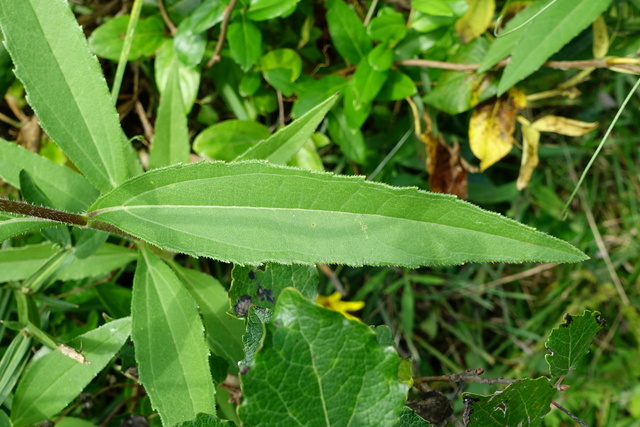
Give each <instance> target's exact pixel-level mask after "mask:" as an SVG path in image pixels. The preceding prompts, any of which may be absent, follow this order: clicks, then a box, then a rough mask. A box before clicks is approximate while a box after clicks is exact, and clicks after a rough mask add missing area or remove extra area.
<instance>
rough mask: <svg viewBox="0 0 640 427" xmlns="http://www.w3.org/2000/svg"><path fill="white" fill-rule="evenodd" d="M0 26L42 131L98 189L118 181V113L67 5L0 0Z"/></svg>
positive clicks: (121, 158)
mask: <svg viewBox="0 0 640 427" xmlns="http://www.w3.org/2000/svg"><path fill="white" fill-rule="evenodd" d="M0 26H1V27H2V32H3V33H4V38H5V39H4V43H5V45H6V47H7V50H8V51H9V53H10V54H11V57H12V58H13V62H14V64H15V66H16V69H15V73H16V75H17V76H18V78H19V79H20V80H22V82H23V83H24V86H25V89H26V91H27V96H28V100H29V104H30V105H31V107H32V108H33V109H34V111H35V112H36V114H37V115H38V118H39V119H40V124H41V125H42V127H43V129H44V130H45V131H46V132H47V133H48V134H49V136H50V137H51V138H52V139H53V140H54V141H55V142H56V144H58V145H59V146H60V148H62V150H64V152H65V154H66V155H67V156H68V157H69V159H71V161H72V162H73V163H74V164H75V165H76V166H77V167H78V169H80V171H81V172H82V173H83V174H84V175H85V177H86V178H87V179H88V180H89V181H90V182H91V183H92V184H93V185H95V186H96V187H97V188H98V189H99V190H102V191H107V190H110V189H112V188H113V187H116V186H117V185H119V184H121V183H122V182H123V181H124V180H125V179H126V178H127V177H128V172H127V158H126V154H125V153H126V150H125V139H124V138H123V133H122V129H121V128H120V123H119V119H118V113H117V112H116V109H115V108H114V106H113V105H112V103H111V97H110V95H109V90H108V89H107V84H106V82H105V80H104V77H103V75H102V70H101V69H100V65H99V64H98V60H97V59H96V58H95V57H94V56H93V55H91V54H90V53H89V48H88V46H87V41H86V39H85V38H84V35H83V33H82V29H81V28H80V26H79V25H78V23H77V22H76V20H75V17H74V16H73V13H71V10H70V9H69V5H68V4H67V3H66V2H63V1H41V0H3V1H2V2H1V3H0Z"/></svg>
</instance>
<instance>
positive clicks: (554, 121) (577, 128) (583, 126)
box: [531, 116, 598, 136]
mask: <svg viewBox="0 0 640 427" xmlns="http://www.w3.org/2000/svg"><path fill="white" fill-rule="evenodd" d="M531 126H533V127H534V128H535V129H536V130H537V131H538V132H553V133H558V134H560V135H566V136H582V135H584V134H586V133H588V132H591V131H592V130H594V129H595V128H597V127H598V122H593V123H589V122H581V121H579V120H573V119H568V118H566V117H561V116H544V117H543V118H541V119H539V120H536V121H535V122H533V124H532V125H531Z"/></svg>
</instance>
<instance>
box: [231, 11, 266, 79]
mask: <svg viewBox="0 0 640 427" xmlns="http://www.w3.org/2000/svg"><path fill="white" fill-rule="evenodd" d="M227 42H228V43H229V49H231V56H232V57H233V59H234V60H235V61H236V62H237V63H238V65H240V67H241V68H242V69H243V70H244V71H247V70H249V68H251V66H252V65H254V64H256V63H257V62H258V60H259V59H260V55H261V54H262V32H261V31H260V29H259V28H258V27H257V26H256V24H254V23H253V22H252V21H249V20H248V19H247V18H246V17H245V16H244V15H242V17H241V19H240V21H238V22H233V23H231V24H230V25H229V29H228V30H227Z"/></svg>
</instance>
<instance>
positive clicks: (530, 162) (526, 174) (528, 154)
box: [516, 116, 540, 190]
mask: <svg viewBox="0 0 640 427" xmlns="http://www.w3.org/2000/svg"><path fill="white" fill-rule="evenodd" d="M518 121H519V122H520V125H521V126H520V129H521V130H522V161H521V164H520V173H519V174H518V180H517V181H516V187H517V188H518V190H523V189H524V188H525V187H526V186H527V185H528V184H529V181H530V180H531V175H532V174H533V170H534V169H535V168H536V166H538V143H539V142H540V132H539V131H538V130H537V129H535V128H534V127H533V126H531V123H529V121H528V120H527V119H525V118H524V117H522V116H518Z"/></svg>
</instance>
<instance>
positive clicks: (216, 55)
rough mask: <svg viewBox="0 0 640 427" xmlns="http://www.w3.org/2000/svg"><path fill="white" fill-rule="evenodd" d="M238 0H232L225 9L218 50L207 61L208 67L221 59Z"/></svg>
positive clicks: (217, 45) (217, 44)
mask: <svg viewBox="0 0 640 427" xmlns="http://www.w3.org/2000/svg"><path fill="white" fill-rule="evenodd" d="M237 2H238V0H231V2H229V6H227V8H226V9H225V10H224V16H223V17H222V26H221V27H220V37H219V38H218V43H216V50H215V51H214V52H213V56H212V57H211V59H210V60H209V62H207V66H206V68H211V67H213V66H214V64H215V63H216V62H218V61H220V59H221V56H220V52H222V46H223V45H224V39H225V38H227V28H228V27H229V20H230V19H231V13H232V12H233V8H234V7H236V3H237Z"/></svg>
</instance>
